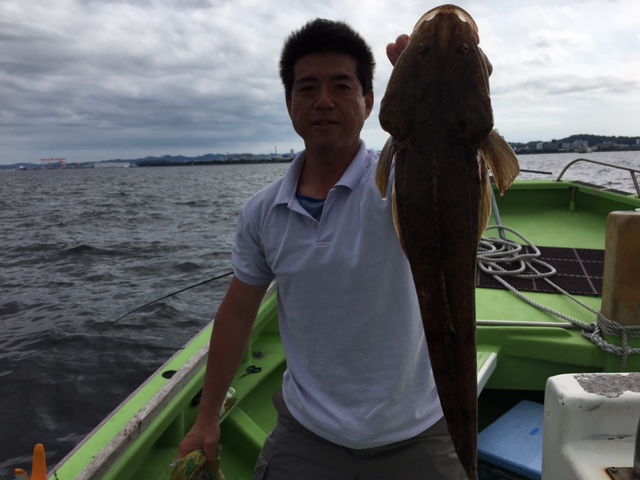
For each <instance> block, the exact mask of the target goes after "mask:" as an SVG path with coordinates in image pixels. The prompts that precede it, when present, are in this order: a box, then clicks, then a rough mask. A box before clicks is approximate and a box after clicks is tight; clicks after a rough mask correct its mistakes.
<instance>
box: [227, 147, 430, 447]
mask: <svg viewBox="0 0 640 480" xmlns="http://www.w3.org/2000/svg"><path fill="white" fill-rule="evenodd" d="M304 161H305V153H304V152H302V153H300V154H299V155H298V156H297V157H296V158H295V159H294V160H293V162H292V164H291V166H290V167H289V169H288V171H287V173H286V174H285V176H284V177H283V178H282V179H280V180H278V181H277V182H275V183H273V184H271V185H270V186H268V187H267V188H265V189H264V190H262V191H261V192H259V193H257V194H256V195H254V196H253V197H252V198H251V199H250V200H249V202H248V203H247V204H246V205H245V207H244V208H243V210H242V212H241V214H240V217H239V220H238V227H237V232H236V241H235V244H234V247H233V265H234V273H235V275H236V277H237V278H238V279H240V280H241V281H243V282H245V283H248V284H251V285H265V284H268V283H269V282H271V280H273V279H275V280H276V281H277V282H278V308H279V322H280V333H281V337H282V342H283V345H284V348H285V352H286V356H287V371H286V372H285V375H284V379H283V396H284V400H285V403H286V404H287V407H288V408H289V410H290V411H291V413H292V415H293V416H294V417H295V418H296V419H297V420H298V421H299V422H300V423H302V424H303V425H304V426H305V427H307V428H308V429H309V430H311V431H313V432H314V433H316V434H318V435H320V436H321V437H323V438H326V439H327V440H329V441H332V442H334V443H337V444H340V445H344V446H346V447H349V448H356V449H362V448H373V447H377V446H381V445H386V444H389V443H393V442H398V441H402V440H406V439H408V438H411V437H413V436H415V435H417V434H419V433H421V432H423V431H424V430H426V429H427V428H429V427H430V426H432V425H433V424H434V423H435V422H436V421H438V420H439V419H440V418H442V409H441V407H440V402H439V399H438V394H437V391H436V388H435V383H434V380H433V374H432V371H431V363H430V361H429V355H428V350H427V345H426V342H425V338H424V331H423V327H422V320H421V317H420V311H419V307H418V300H417V296H416V293H415V289H414V286H413V280H412V278H411V272H410V269H409V263H408V261H407V259H406V257H405V256H404V253H403V252H402V249H401V247H400V242H399V241H398V237H397V234H396V232H395V229H394V226H393V220H392V212H391V201H383V200H382V198H381V195H380V191H379V190H378V189H377V187H376V185H375V170H376V166H377V154H376V153H375V152H373V151H369V150H367V149H366V146H365V145H364V142H362V143H361V146H360V150H359V151H358V154H357V155H356V157H355V158H354V160H353V161H352V163H351V165H350V166H349V167H348V168H347V170H346V171H345V173H344V175H343V176H342V178H341V179H340V181H339V182H338V183H337V184H336V185H335V187H334V188H333V189H331V191H330V192H329V195H328V196H327V199H326V202H325V206H324V210H323V213H322V217H321V219H320V221H319V222H318V221H316V220H315V219H313V217H311V215H309V214H308V213H307V212H306V210H304V208H302V206H301V205H300V203H299V202H298V200H297V199H296V190H297V184H298V177H299V175H300V172H301V171H302V166H303V165H304Z"/></svg>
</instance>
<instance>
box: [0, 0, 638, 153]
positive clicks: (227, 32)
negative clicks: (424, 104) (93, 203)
mask: <svg viewBox="0 0 640 480" xmlns="http://www.w3.org/2000/svg"><path fill="white" fill-rule="evenodd" d="M467 3H469V5H466V4H467ZM461 5H462V6H463V7H464V8H467V9H468V10H469V11H470V12H471V13H472V14H473V15H474V16H475V17H476V20H477V22H478V24H479V26H480V29H481V39H482V43H481V46H483V48H484V49H485V51H486V52H487V53H488V54H489V56H490V58H491V60H492V62H493V64H494V67H495V70H494V75H493V76H492V92H493V96H494V108H495V110H496V119H497V122H498V120H499V122H498V124H499V127H500V131H501V133H502V134H503V135H505V136H506V137H507V138H508V139H510V140H514V141H525V140H529V139H535V138H544V137H545V135H547V134H548V133H547V132H549V129H550V128H560V127H562V131H554V132H553V133H550V134H549V137H550V136H562V135H569V134H571V133H576V132H577V131H583V130H584V128H586V127H583V125H584V122H583V118H581V116H578V115H575V114H572V112H575V111H579V110H580V109H581V104H582V102H589V104H590V109H592V110H593V111H594V112H599V113H598V114H599V115H600V116H601V117H603V118H605V117H606V118H616V117H618V116H619V117H621V118H622V117H626V111H622V110H620V109H623V110H624V109H625V108H627V107H625V106H624V105H622V104H621V103H620V102H617V101H616V99H618V98H620V97H623V98H625V101H626V104H627V105H630V107H628V108H635V109H636V110H637V109H638V107H639V106H640V89H638V81H637V80H636V79H637V78H640V77H639V76H640V61H639V60H637V55H636V53H635V52H636V51H637V49H638V47H640V38H639V37H638V34H637V28H636V26H635V24H634V23H633V21H632V19H634V18H637V16H638V14H639V13H640V7H639V6H637V5H636V3H635V1H634V0H626V1H625V0H621V1H620V2H617V4H616V8H615V10H616V11H617V13H615V12H614V11H613V8H612V7H609V6H607V4H602V3H601V2H577V1H575V2H566V5H564V6H563V7H556V6H555V5H554V2H549V1H540V2H533V1H531V2H529V1H527V2H518V3H517V4H516V3H514V2H506V1H505V2H502V1H489V2H485V3H483V4H482V5H474V4H472V3H470V2H466V1H464V2H461ZM426 8H427V7H424V6H420V5H416V4H415V2H413V1H409V0H398V1H397V2H394V3H393V4H389V3H388V2H383V1H371V2H370V3H367V9H363V8H362V7H361V2H359V1H357V0H342V1H335V0H333V1H329V2H323V3H320V4H318V3H313V4H308V3H307V2H296V1H294V0H281V1H275V0H272V1H267V2H260V1H257V0H245V1H243V2H236V1H233V2H232V1H216V0H211V1H205V0H175V1H173V2H171V1H168V2H155V1H151V0H150V1H110V2H106V1H102V0H101V1H97V0H96V1H91V0H84V1H80V0H76V1H69V2H64V3H58V2H47V1H45V0H32V1H29V2H23V1H21V0H3V2H0V163H13V162H14V161H31V162H37V161H38V159H39V158H41V157H50V156H64V157H67V159H68V160H69V161H75V160H78V161H87V160H101V159H107V158H116V157H120V158H132V157H135V156H144V155H162V154H167V153H169V154H185V155H198V154H204V153H208V152H214V153H215V152H226V151H230V152H234V151H235V152H254V153H258V152H266V151H271V150H273V148H274V147H275V146H277V148H278V150H279V151H284V150H288V149H289V148H295V149H296V150H297V149H300V148H301V147H302V142H301V141H300V139H299V138H297V136H296V135H295V133H294V132H293V131H292V129H291V127H290V123H289V119H288V116H287V113H286V109H285V106H284V101H283V100H284V98H283V93H282V87H281V85H280V80H279V78H278V71H277V60H278V56H279V52H280V48H281V45H282V41H283V39H284V38H285V37H286V35H287V34H288V33H289V32H290V31H291V30H292V29H293V28H297V27H299V26H300V25H301V24H302V23H304V22H305V21H306V20H309V19H311V18H313V17H316V16H323V17H327V18H336V19H344V20H347V21H349V22H350V23H351V24H352V25H353V26H354V27H355V28H357V29H358V30H360V31H361V32H362V34H363V35H364V36H365V38H367V39H368V40H369V41H370V42H371V44H372V47H373V49H374V52H375V54H376V58H377V63H378V68H377V73H376V79H375V84H374V85H375V90H376V97H377V101H378V102H379V100H380V99H381V98H382V95H383V93H384V88H385V86H386V79H387V78H388V75H389V72H390V70H391V67H390V65H389V64H388V62H387V60H386V57H385V54H384V48H385V45H386V43H388V42H389V41H391V40H392V39H394V38H395V37H396V36H397V35H398V34H399V33H402V32H409V31H410V30H411V28H413V25H414V23H415V21H416V20H417V19H418V18H419V17H420V16H421V14H422V13H423V11H424V10H425V9H426ZM621 10H624V11H625V12H626V13H625V15H623V16H620V11H621ZM614 18H615V19H617V20H616V21H615V22H614V21H613V19H614ZM559 99H561V100H562V102H564V104H563V107H562V109H560V110H559V109H558V102H559ZM612 99H613V100H612ZM611 108H616V109H618V111H619V113H620V115H617V114H612V112H611ZM545 111H546V112H549V111H553V112H555V113H556V114H557V115H559V114H562V116H563V117H562V121H561V122H560V123H559V124H558V125H557V126H556V121H555V119H551V118H544V116H543V115H542V114H540V115H536V116H535V119H536V122H535V123H532V122H531V119H530V118H524V117H527V116H528V114H529V112H545ZM524 125H526V129H525V127H524ZM567 129H568V130H567ZM605 130H607V131H605ZM631 132H635V133H631ZM592 133H602V134H621V135H634V134H640V125H639V124H638V121H637V120H633V119H632V120H628V119H627V120H626V121H625V122H624V123H615V122H607V124H606V125H603V127H602V129H601V130H598V131H593V132H592ZM364 138H365V140H366V141H367V143H368V144H369V145H370V146H372V147H374V148H380V147H381V146H382V144H383V143H384V140H385V138H386V134H385V133H384V132H383V131H381V130H380V128H379V126H378V124H377V106H376V109H375V110H374V112H373V113H372V117H371V119H370V120H368V122H367V125H366V128H365V132H364Z"/></svg>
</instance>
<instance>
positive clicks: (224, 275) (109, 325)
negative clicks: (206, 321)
mask: <svg viewBox="0 0 640 480" xmlns="http://www.w3.org/2000/svg"><path fill="white" fill-rule="evenodd" d="M232 274H233V270H231V271H230V272H226V273H223V274H221V275H217V276H215V277H213V278H210V279H208V280H204V281H202V282H198V283H196V284H195V285H191V286H189V287H185V288H181V289H180V290H177V291H175V292H173V293H170V294H168V295H165V296H164V297H160V298H157V299H155V300H154V301H152V302H149V303H145V304H144V305H142V306H141V307H138V308H135V309H133V310H131V311H130V312H127V313H125V314H124V315H122V316H120V317H118V318H116V319H115V320H114V321H113V322H111V323H109V324H108V325H107V326H106V327H104V328H103V329H102V330H100V334H102V333H104V331H105V330H107V329H108V328H110V327H112V326H113V325H115V324H116V323H118V322H119V321H120V320H122V319H123V318H124V317H126V316H127V315H131V314H132V313H134V312H137V311H138V310H142V309H143V308H146V307H148V306H149V305H153V304H154V303H156V302H159V301H160V300H164V299H165V298H169V297H172V296H174V295H177V294H179V293H182V292H184V291H186V290H190V289H192V288H196V287H199V286H200V285H204V284H205V283H209V282H213V281H215V280H220V279H221V278H224V277H228V276H229V275H232Z"/></svg>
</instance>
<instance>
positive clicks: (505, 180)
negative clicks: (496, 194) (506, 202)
mask: <svg viewBox="0 0 640 480" xmlns="http://www.w3.org/2000/svg"><path fill="white" fill-rule="evenodd" d="M481 148H482V150H483V152H484V159H485V161H486V162H487V165H488V166H489V169H490V170H491V173H492V174H493V179H494V180H495V182H496V185H498V190H499V191H500V195H504V192H506V191H507V189H508V188H509V187H510V186H511V184H513V182H514V180H515V179H516V177H517V176H518V175H519V174H520V164H519V163H518V157H516V154H515V152H514V151H513V149H512V148H511V146H510V145H509V144H508V143H507V141H506V140H505V139H504V138H502V137H501V136H500V134H499V133H498V132H497V131H496V130H491V133H490V134H489V136H488V138H487V140H486V142H485V143H484V144H483V145H481Z"/></svg>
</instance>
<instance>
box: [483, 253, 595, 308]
mask: <svg viewBox="0 0 640 480" xmlns="http://www.w3.org/2000/svg"><path fill="white" fill-rule="evenodd" d="M538 248H539V250H540V257H539V259H540V260H541V261H543V262H546V263H548V264H549V265H551V266H553V267H554V268H555V269H556V271H557V273H556V274H555V275H553V276H551V277H549V280H551V281H552V282H553V283H555V284H556V285H558V286H559V287H560V288H562V289H563V290H565V291H567V292H568V293H570V294H573V295H589V296H601V295H602V277H603V275H604V250H594V249H586V248H558V247H538ZM532 251H533V250H532V249H531V248H530V247H528V246H525V247H523V252H525V253H530V252H532ZM503 267H504V268H505V269H515V268H517V264H516V263H513V264H512V265H509V264H505V265H503ZM545 271H546V270H545ZM529 273H530V272H529ZM503 278H504V280H506V281H507V282H508V283H509V284H510V285H512V286H513V287H514V288H516V289H518V290H520V291H522V292H556V290H555V289H554V288H553V286H551V285H549V283H547V282H545V281H544V280H543V279H521V278H516V277H512V276H504V277H503ZM476 285H477V286H478V287H483V288H502V289H504V288H505V287H504V286H503V285H502V284H501V283H500V282H498V281H497V280H496V279H495V278H493V276H492V275H489V274H487V273H484V272H483V271H481V270H480V269H478V273H477V276H476Z"/></svg>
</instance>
